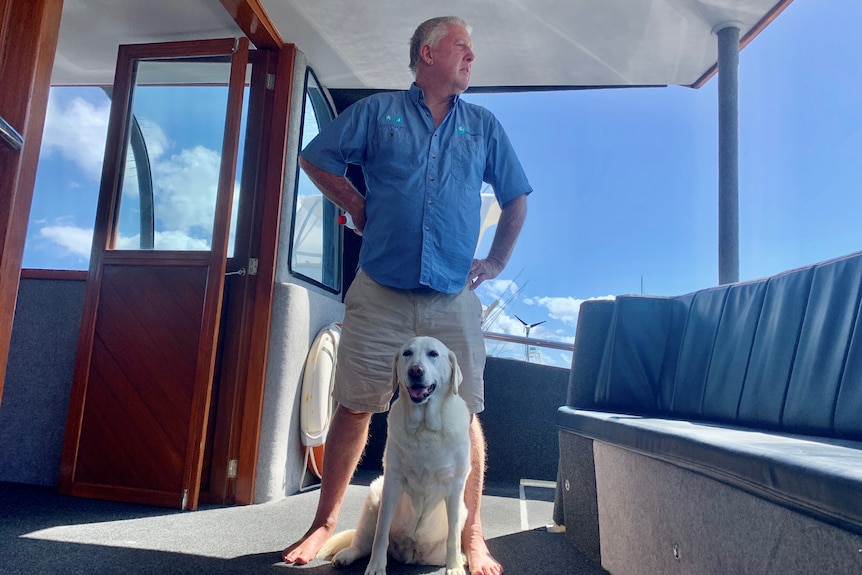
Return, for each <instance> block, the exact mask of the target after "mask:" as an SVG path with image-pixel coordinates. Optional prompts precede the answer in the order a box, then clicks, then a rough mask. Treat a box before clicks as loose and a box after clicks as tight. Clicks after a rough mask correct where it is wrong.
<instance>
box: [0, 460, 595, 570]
mask: <svg viewBox="0 0 862 575" xmlns="http://www.w3.org/2000/svg"><path fill="white" fill-rule="evenodd" d="M372 478H373V477H372V476H370V475H365V476H361V475H357V478H356V479H355V480H354V483H353V484H352V485H351V486H350V488H349V490H348V494H347V498H346V501H345V504H344V507H343V510H342V513H341V518H340V523H339V528H343V529H347V528H350V527H353V526H354V525H355V524H356V521H357V519H358V518H359V512H360V509H361V506H362V501H363V499H364V497H365V492H366V490H367V487H366V486H367V484H368V482H369V480H370V479H372ZM316 504H317V491H316V490H311V491H307V492H305V493H300V494H297V495H294V496H291V497H288V498H286V499H284V500H282V501H277V502H272V503H264V504H260V505H249V506H236V507H216V506H203V507H202V508H200V509H199V510H197V511H192V512H180V511H174V510H167V509H161V508H156V507H147V506H141V505H131V504H123V503H115V502H108V501H97V500H88V499H79V498H72V497H62V496H59V495H57V494H56V492H55V490H54V489H53V488H49V487H38V486H32V485H19V484H8V483H5V484H4V483H0V574H7V573H8V574H28V575H29V574H52V575H53V574H61V573H62V574H64V575H73V574H88V575H92V574H114V573H117V574H119V573H123V574H139V573H140V574H158V575H167V574H180V573H196V574H199V573H205V574H208V575H221V574H228V573H274V574H280V575H289V574H290V573H291V572H295V573H297V574H300V573H303V574H304V573H307V574H309V575H311V574H314V575H334V574H335V573H338V574H339V575H354V574H359V575H361V574H362V573H363V572H364V570H365V566H366V562H365V561H359V562H357V563H356V564H354V565H352V566H350V567H348V568H343V569H335V568H334V567H333V566H331V565H330V564H328V563H326V562H324V561H319V560H316V561H313V562H311V563H310V564H308V565H305V566H301V567H299V566H286V565H284V564H283V563H282V562H281V560H280V551H281V549H282V548H284V547H285V546H286V545H287V544H288V543H290V542H292V541H294V540H295V539H297V538H298V537H299V536H300V535H301V534H302V533H304V532H305V530H306V529H307V528H308V524H309V522H310V520H311V517H312V516H313V514H314V509H315V506H316ZM552 508H553V489H552V488H550V487H546V486H543V485H538V486H530V484H527V485H488V486H487V488H486V494H485V496H484V499H483V507H482V514H483V525H484V529H485V536H486V538H487V539H488V545H489V547H490V549H491V552H492V553H493V554H494V556H495V557H496V558H497V559H498V560H499V561H501V562H502V563H503V565H504V566H505V568H506V573H507V575H519V574H522V575H530V574H540V573H541V574H563V573H566V574H574V575H581V574H583V575H598V574H602V573H606V571H604V570H603V569H601V568H600V567H599V566H597V565H595V564H594V563H592V562H591V561H589V560H588V559H587V558H586V557H585V556H583V555H582V554H580V553H579V552H578V551H577V550H576V549H575V548H574V547H573V546H572V545H571V543H570V542H569V541H568V540H567V539H566V537H565V535H562V534H559V533H553V532H550V531H548V530H546V529H545V525H547V524H548V523H550V522H551V514H552ZM389 573H392V574H405V575H417V574H438V573H440V574H442V573H444V569H443V568H440V567H425V566H415V565H409V566H408V565H403V564H399V563H391V564H390V566H389Z"/></svg>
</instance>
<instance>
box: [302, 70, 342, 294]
mask: <svg viewBox="0 0 862 575" xmlns="http://www.w3.org/2000/svg"><path fill="white" fill-rule="evenodd" d="M332 118H333V114H332V110H331V109H330V107H329V104H328V103H327V101H326V98H325V96H324V94H323V91H322V90H321V88H320V85H319V84H318V83H317V80H316V79H315V77H314V75H312V74H309V75H308V77H307V88H306V95H305V103H304V110H303V121H302V144H301V147H303V148H304V147H305V146H306V144H308V142H310V141H311V140H312V139H313V138H314V136H316V135H317V134H318V133H319V132H320V130H322V129H323V128H324V127H325V126H326V125H327V124H328V123H329V122H330V121H332ZM339 213H340V211H339V209H338V208H337V207H336V206H335V205H334V204H333V203H332V202H330V201H329V200H328V199H326V198H325V197H324V196H323V194H322V193H321V192H320V190H318V189H317V187H316V186H315V185H314V184H313V183H311V180H309V179H308V176H306V175H305V173H304V172H303V171H302V170H300V169H299V168H297V185H296V200H295V205H294V220H293V238H292V240H293V241H292V244H291V250H290V269H291V272H292V273H294V274H296V275H299V276H303V277H305V278H306V279H310V280H312V281H314V282H315V283H319V284H321V285H323V286H325V287H327V288H329V289H331V290H333V291H336V292H337V291H340V290H341V240H342V230H341V226H339V225H338V215H339Z"/></svg>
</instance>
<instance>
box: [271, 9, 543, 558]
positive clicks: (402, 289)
mask: <svg viewBox="0 0 862 575" xmlns="http://www.w3.org/2000/svg"><path fill="white" fill-rule="evenodd" d="M473 60H474V54H473V51H472V42H471V39H470V34H469V29H468V27H467V25H466V23H465V22H464V21H463V20H461V19H460V18H457V17H452V16H450V17H443V18H433V19H431V20H428V21H427V22H424V23H423V24H421V25H420V26H419V27H418V28H417V30H416V32H415V33H414V35H413V38H412V40H411V46H410V68H411V70H413V72H414V74H415V77H416V80H415V82H414V84H413V85H412V86H411V87H410V89H409V90H408V91H406V92H389V93H381V94H376V95H374V96H371V97H369V98H366V99H364V100H362V101H360V102H358V103H356V104H354V105H353V106H351V107H350V108H349V109H348V110H346V111H345V112H344V113H343V114H341V115H340V116H339V117H338V118H336V119H335V120H334V121H333V122H332V123H331V124H330V125H329V126H328V127H327V128H326V130H324V132H323V133H321V134H320V135H319V136H318V137H317V138H315V139H314V140H313V141H312V142H311V143H310V144H309V145H308V146H307V147H306V148H305V150H304V151H303V153H302V157H301V158H300V166H301V167H302V168H303V170H305V172H306V173H307V174H308V176H309V178H310V179H311V180H312V181H313V182H314V183H315V184H316V185H317V186H318V187H319V188H320V189H321V191H322V192H323V193H324V195H326V197H328V198H329V199H330V200H332V201H333V202H334V203H335V204H337V205H338V206H339V207H341V208H342V209H343V210H345V211H346V212H348V213H349V214H350V215H351V217H352V219H353V222H354V225H355V226H356V232H357V233H359V234H361V235H363V244H362V248H361V251H360V257H359V271H358V273H357V276H356V279H355V280H354V282H353V284H352V285H351V287H350V289H349V290H348V293H347V296H346V298H345V316H344V323H343V331H342V335H341V342H340V345H339V353H338V364H337V366H336V382H335V388H334V390H333V397H334V399H335V400H336V401H337V402H338V407H337V409H336V411H335V414H334V415H333V418H332V422H331V425H330V429H329V435H328V440H327V444H326V458H325V459H324V468H323V478H322V483H321V490H320V501H319V503H318V508H317V513H316V515H315V517H314V520H313V522H312V526H311V528H310V529H309V530H308V532H307V533H306V534H305V536H303V538H302V539H301V540H300V541H298V542H296V543H294V544H293V545H291V546H290V547H288V548H287V549H285V550H284V552H283V554H282V558H283V559H284V561H285V562H286V563H297V564H304V563H307V562H308V561H310V560H311V559H312V558H314V556H315V555H316V554H317V551H318V550H319V549H320V546H321V545H322V544H323V542H324V541H326V539H327V538H329V536H330V535H331V534H332V532H333V530H334V528H335V523H336V520H337V517H338V512H339V509H340V507H341V503H342V501H343V498H344V494H345V492H346V490H347V486H348V484H349V482H350V478H351V477H352V475H353V472H354V470H355V469H356V465H357V464H358V462H359V458H360V456H361V454H362V451H363V449H364V447H365V443H366V441H367V438H368V426H369V422H370V420H371V413H374V412H383V411H386V410H387V409H388V406H389V400H390V398H391V395H392V392H393V390H392V389H391V388H390V385H389V379H390V377H391V369H392V367H391V365H392V364H391V361H392V357H393V354H394V353H395V351H396V350H397V349H398V348H399V347H400V345H401V344H402V343H403V342H404V341H405V340H406V339H408V338H409V337H411V336H413V335H431V336H435V337H437V338H438V339H440V340H441V341H443V343H445V344H446V345H447V346H448V347H450V348H451V349H453V350H454V351H455V353H456V355H457V357H458V361H459V364H460V366H461V368H462V371H463V373H464V383H463V384H462V386H461V390H460V394H461V395H462V397H464V399H465V401H466V402H467V405H468V407H469V409H470V413H471V425H470V439H471V446H472V448H471V465H472V471H471V473H470V476H469V477H468V479H467V488H466V492H465V496H464V498H465V502H466V505H467V523H466V525H465V527H464V532H463V537H462V541H463V546H464V552H465V554H466V556H467V560H468V564H469V566H470V572H471V573H472V574H474V575H477V574H478V575H499V574H500V573H502V572H503V568H502V566H501V565H500V564H499V563H498V562H497V561H496V560H494V558H493V557H492V556H491V555H490V553H489V552H488V547H487V545H486V543H485V539H484V535H483V532H482V525H481V519H480V510H479V507H480V501H481V495H482V488H483V484H484V471H485V442H484V437H483V436H482V431H481V428H480V427H479V421H478V419H477V418H476V416H475V414H476V413H479V412H480V411H482V410H483V409H484V397H483V385H484V382H483V371H484V365H485V347H484V340H483V336H482V331H481V313H482V306H481V304H480V303H479V300H478V298H477V297H476V295H475V293H473V291H472V290H473V289H475V288H476V287H477V286H479V285H480V284H481V283H482V282H483V281H485V280H489V279H493V278H495V277H497V275H498V274H499V273H500V272H501V271H502V270H503V268H504V266H505V265H506V263H507V262H508V260H509V256H510V255H511V253H512V249H513V248H514V246H515V242H516V240H517V237H518V234H519V232H520V229H521V225H522V223H523V221H524V217H525V215H526V206H527V202H526V196H527V195H528V194H529V193H530V192H531V191H532V188H531V187H530V185H529V183H528V181H527V178H526V176H525V174H524V171H523V169H522V168H521V165H520V163H519V162H518V160H517V157H516V156H515V153H514V151H513V149H512V147H511V144H510V142H509V139H508V137H507V136H506V134H505V132H504V131H503V129H502V127H501V126H500V125H499V123H498V122H497V120H496V118H494V116H493V115H492V114H491V113H490V112H488V111H487V110H485V109H484V108H481V107H479V106H475V105H472V104H469V103H467V102H464V101H461V100H460V99H459V95H460V94H461V93H463V92H464V91H465V90H466V89H467V86H468V85H469V82H470V71H471V67H472V63H473ZM350 163H354V164H359V165H361V166H362V168H363V172H364V175H365V181H366V188H367V190H366V194H365V196H364V197H363V196H362V195H361V194H359V192H357V190H356V189H355V188H354V187H353V185H352V184H351V183H350V181H349V180H348V179H347V178H346V177H345V176H344V175H343V174H345V172H346V169H347V164H350ZM483 181H485V182H488V183H490V184H491V185H492V186H493V188H494V193H495V194H496V197H497V200H498V202H499V203H500V205H501V206H502V213H501V216H500V220H499V223H498V224H497V230H496V232H495V236H494V241H493V242H492V246H491V249H490V251H489V254H488V256H487V257H486V258H485V259H477V260H474V259H473V253H474V252H475V249H476V244H477V242H478V237H479V226H480V221H479V220H480V206H481V198H480V189H481V186H482V182H483Z"/></svg>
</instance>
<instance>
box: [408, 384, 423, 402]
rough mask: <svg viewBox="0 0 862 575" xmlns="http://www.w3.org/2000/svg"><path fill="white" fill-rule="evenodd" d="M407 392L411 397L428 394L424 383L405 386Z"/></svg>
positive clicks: (418, 397)
mask: <svg viewBox="0 0 862 575" xmlns="http://www.w3.org/2000/svg"><path fill="white" fill-rule="evenodd" d="M407 393H409V394H410V397H412V398H413V399H423V398H424V397H426V396H427V395H428V388H427V387H425V386H424V385H412V386H410V387H409V388H407Z"/></svg>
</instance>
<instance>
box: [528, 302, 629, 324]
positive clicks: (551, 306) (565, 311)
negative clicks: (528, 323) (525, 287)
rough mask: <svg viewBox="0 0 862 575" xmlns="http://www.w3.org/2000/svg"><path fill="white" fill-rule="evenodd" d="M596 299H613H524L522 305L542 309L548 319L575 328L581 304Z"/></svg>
mask: <svg viewBox="0 0 862 575" xmlns="http://www.w3.org/2000/svg"><path fill="white" fill-rule="evenodd" d="M597 299H614V296H611V295H607V296H600V297H592V298H587V299H576V298H573V297H571V296H568V297H549V296H544V297H528V298H524V303H525V304H527V305H535V306H539V307H544V308H546V309H547V310H548V317H550V318H551V319H555V320H558V321H562V322H564V323H565V324H567V325H571V326H575V325H577V323H578V311H579V310H580V308H581V304H582V303H584V302H585V301H588V300H597Z"/></svg>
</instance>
